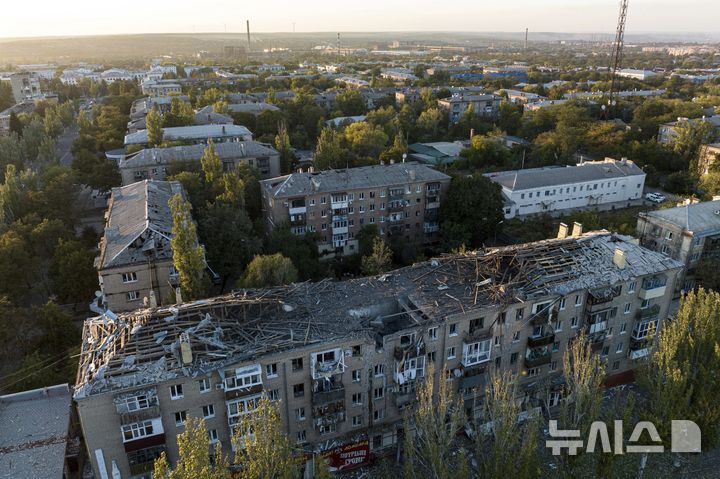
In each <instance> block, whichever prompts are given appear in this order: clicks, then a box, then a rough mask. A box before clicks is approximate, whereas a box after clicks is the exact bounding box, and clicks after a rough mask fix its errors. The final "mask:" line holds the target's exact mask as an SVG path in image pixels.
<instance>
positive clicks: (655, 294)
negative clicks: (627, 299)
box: [638, 276, 667, 299]
mask: <svg viewBox="0 0 720 479" xmlns="http://www.w3.org/2000/svg"><path fill="white" fill-rule="evenodd" d="M666 285H667V278H666V277H665V276H656V277H654V278H648V279H644V280H643V282H642V287H641V288H640V291H639V292H638V296H639V297H640V299H655V298H661V297H663V296H665V290H666Z"/></svg>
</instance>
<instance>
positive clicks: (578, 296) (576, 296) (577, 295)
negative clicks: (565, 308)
mask: <svg viewBox="0 0 720 479" xmlns="http://www.w3.org/2000/svg"><path fill="white" fill-rule="evenodd" d="M580 304H582V300H581V299H580V295H579V294H576V295H575V306H580Z"/></svg>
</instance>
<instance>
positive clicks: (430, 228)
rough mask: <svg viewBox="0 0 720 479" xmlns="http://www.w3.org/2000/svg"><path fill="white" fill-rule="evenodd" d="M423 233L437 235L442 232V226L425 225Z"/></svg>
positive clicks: (435, 224)
mask: <svg viewBox="0 0 720 479" xmlns="http://www.w3.org/2000/svg"><path fill="white" fill-rule="evenodd" d="M423 231H424V232H425V234H430V233H437V232H438V231H440V225H439V224H437V223H423Z"/></svg>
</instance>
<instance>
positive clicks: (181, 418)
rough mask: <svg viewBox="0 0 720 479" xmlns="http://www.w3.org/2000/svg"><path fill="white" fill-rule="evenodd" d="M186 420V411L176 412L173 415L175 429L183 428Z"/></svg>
mask: <svg viewBox="0 0 720 479" xmlns="http://www.w3.org/2000/svg"><path fill="white" fill-rule="evenodd" d="M186 419H187V411H178V412H176V413H175V425H176V426H177V427H182V426H184V425H185V420H186Z"/></svg>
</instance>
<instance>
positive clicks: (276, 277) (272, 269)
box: [240, 253, 298, 288]
mask: <svg viewBox="0 0 720 479" xmlns="http://www.w3.org/2000/svg"><path fill="white" fill-rule="evenodd" d="M297 277H298V272H297V269H296V268H295V266H293V263H292V261H291V260H290V259H289V258H286V257H285V256H283V255H281V254H280V253H275V254H271V255H257V256H255V257H254V258H253V260H252V261H251V262H250V264H249V265H248V267H247V270H245V274H244V275H243V278H242V281H241V282H240V284H241V286H242V287H244V288H264V287H267V286H280V285H284V284H290V283H294V282H295V281H297Z"/></svg>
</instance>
